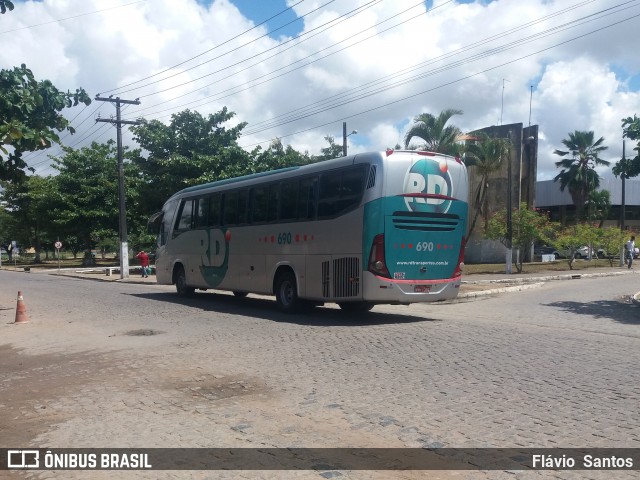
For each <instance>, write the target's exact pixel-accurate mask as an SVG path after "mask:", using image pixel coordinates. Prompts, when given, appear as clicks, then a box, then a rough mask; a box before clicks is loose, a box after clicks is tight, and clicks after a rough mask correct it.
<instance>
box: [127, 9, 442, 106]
mask: <svg viewBox="0 0 640 480" xmlns="http://www.w3.org/2000/svg"><path fill="white" fill-rule="evenodd" d="M376 1H379V0H376ZM452 1H453V0H448V1H447V2H445V3H444V4H442V5H440V6H443V5H446V4H448V3H451V2H452ZM367 5H368V4H367ZM422 5H423V2H419V3H417V4H415V5H413V6H412V7H409V8H407V9H405V10H403V11H402V12H400V13H397V14H395V15H393V16H391V17H389V18H387V19H385V20H383V21H381V22H378V23H377V24H375V25H373V26H372V27H368V28H365V29H364V30H361V31H359V32H356V33H355V34H353V35H350V36H349V37H347V38H345V39H343V40H341V41H339V42H336V43H333V44H331V45H329V46H328V47H325V48H322V49H320V50H317V51H315V52H313V53H311V54H309V55H307V56H306V57H303V58H301V59H298V60H296V61H295V62H291V63H289V64H287V65H284V66H282V67H280V68H277V69H275V70H272V71H271V72H269V73H266V74H264V75H261V76H259V77H256V78H254V79H252V80H250V81H248V82H245V83H244V84H242V85H238V86H235V87H231V88H228V89H226V90H223V91H220V92H216V93H214V94H212V95H209V96H208V97H205V99H206V98H211V97H214V96H216V95H220V94H223V93H226V92H229V91H232V90H234V89H239V90H237V91H235V92H232V93H229V94H228V95H225V96H222V97H218V98H215V99H213V100H210V101H209V102H205V103H200V104H199V105H198V106H201V105H205V104H206V103H210V102H212V101H216V100H221V99H223V98H228V97H230V96H232V95H235V94H237V93H240V92H243V91H246V90H249V89H250V88H254V87H256V86H259V85H262V84H264V83H267V82H270V81H272V80H275V79H277V78H280V77H282V76H285V75H288V74H289V73H292V72H294V71H296V70H300V69H301V68H304V67H306V66H309V65H311V64H313V63H316V62H319V61H321V60H324V59H326V58H328V57H331V56H333V55H335V54H338V53H340V52H342V51H344V50H347V49H348V48H351V47H353V46H355V45H358V44H360V43H362V42H364V41H367V40H370V39H371V38H375V37H376V36H377V35H379V34H380V33H384V32H387V31H389V30H391V29H393V28H396V27H398V26H400V25H403V24H404V23H407V22H408V21H411V20H415V19H416V18H419V17H420V16H422V15H424V14H425V12H421V13H420V14H418V15H415V16H413V17H411V18H410V19H408V20H404V21H402V22H400V23H398V24H396V25H393V26H391V27H389V28H386V29H385V30H382V31H380V32H376V33H375V34H373V35H371V36H369V37H367V38H364V39H362V40H359V41H357V42H354V43H352V44H350V45H347V46H346V47H343V48H341V49H339V50H336V51H335V52H332V53H329V54H327V55H325V56H323V57H320V58H317V59H315V60H312V61H310V62H307V63H304V64H302V65H299V66H297V67H295V68H293V69H291V70H288V71H286V72H284V73H281V74H279V75H275V76H273V77H271V78H268V79H266V80H264V81H262V82H259V83H255V82H256V81H257V80H260V79H262V78H265V77H269V76H270V75H273V74H275V73H277V72H278V71H280V70H284V69H286V68H288V67H291V66H293V65H296V64H298V63H300V62H304V61H305V60H307V59H309V58H311V57H313V56H315V55H318V54H319V53H321V52H323V51H325V50H329V49H331V48H333V47H335V46H337V45H340V44H342V43H344V42H346V41H348V40H351V39H352V38H354V37H357V36H358V35H361V34H362V33H364V32H366V31H367V30H370V29H372V28H375V27H378V26H380V25H382V24H384V23H386V22H388V21H390V20H391V19H393V18H395V17H397V16H400V15H402V14H403V13H406V12H408V11H409V10H412V9H413V8H416V7H418V6H422ZM436 8H438V7H436ZM330 28H332V27H330ZM297 45H298V44H296V45H295V46H297ZM274 56H275V55H274ZM268 58H273V56H272V57H268ZM268 58H267V59H264V60H268ZM264 60H261V61H260V62H259V63H256V64H254V65H251V66H250V67H247V68H245V69H243V70H240V71H239V72H236V73H240V72H242V71H245V70H247V69H248V68H251V67H253V66H255V65H258V64H260V63H263V62H264ZM214 73H217V72H214ZM205 76H208V75H205ZM201 78H204V77H200V78H199V79H195V80H193V81H196V80H200V79H201ZM227 78H228V77H227ZM193 81H192V82H193ZM187 83H191V82H187ZM215 83H217V82H214V83H211V84H208V85H205V86H204V87H201V88H199V89H197V90H195V91H198V90H202V89H203V88H206V87H208V86H211V85H213V84H215ZM183 85H184V84H183ZM243 86H247V87H246V88H241V87H243ZM167 90H168V89H167ZM163 91H164V90H163ZM195 91H193V92H189V93H194V92H195ZM158 93H159V92H158ZM183 96H185V95H181V96H178V97H175V98H173V99H170V100H168V101H172V100H175V99H177V98H181V97H183ZM202 100H204V99H198V100H194V101H192V102H188V103H186V104H182V105H178V106H175V107H171V108H167V109H165V110H161V111H158V112H154V113H151V114H148V115H155V114H157V113H161V112H163V111H167V110H175V109H177V108H181V107H184V106H186V105H190V104H192V103H197V102H202ZM164 103H166V102H164ZM158 105H160V104H156V105H152V106H150V107H148V108H152V107H153V106H158ZM148 108H147V109H148ZM140 111H142V110H140Z"/></svg>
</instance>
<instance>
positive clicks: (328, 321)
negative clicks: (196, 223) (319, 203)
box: [123, 292, 438, 327]
mask: <svg viewBox="0 0 640 480" xmlns="http://www.w3.org/2000/svg"><path fill="white" fill-rule="evenodd" d="M123 295H131V296H134V297H138V298H145V299H148V300H156V301H159V302H167V303H173V304H178V305H184V306H186V307H192V308H198V309H200V310H205V311H210V312H216V313H225V314H232V315H240V316H245V317H253V318H262V319H265V320H271V321H274V322H279V323H293V324H296V325H309V326H319V327H331V326H363V325H386V324H401V323H417V322H435V321H438V320H435V319H431V318H425V317H419V316H416V315H410V314H401V313H386V312H384V313H383V312H376V311H375V307H374V311H371V312H364V313H353V312H344V311H342V310H339V309H336V308H325V307H315V308H310V309H309V310H307V311H304V312H301V313H296V314H286V313H282V312H280V311H279V310H278V308H277V306H276V302H275V300H270V299H265V298H255V297H251V296H248V297H244V298H239V297H234V296H233V295H229V294H225V293H214V292H206V293H205V292H197V293H196V294H195V295H194V296H193V297H191V298H181V297H178V296H177V295H176V294H175V293H168V292H162V293H125V294H123ZM397 308H398V309H402V308H406V307H404V306H398V307H397Z"/></svg>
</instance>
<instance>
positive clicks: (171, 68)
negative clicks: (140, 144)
mask: <svg viewBox="0 0 640 480" xmlns="http://www.w3.org/2000/svg"><path fill="white" fill-rule="evenodd" d="M303 1H304V0H300V1H299V2H298V3H296V4H294V5H292V6H291V7H289V8H286V9H284V10H282V11H281V12H279V13H277V14H275V15H273V16H272V17H270V18H268V19H267V20H264V21H263V22H261V23H259V24H258V25H255V26H253V27H251V28H250V29H248V30H245V31H244V32H242V33H240V34H238V35H236V36H235V37H232V38H230V39H228V40H225V41H224V42H222V43H221V44H219V45H216V46H215V47H213V48H210V49H209V50H205V51H204V52H202V53H199V54H198V55H195V56H193V57H191V58H188V59H187V60H184V61H182V62H180V63H178V64H176V65H173V66H172V67H169V68H166V69H164V70H162V71H161V72H158V73H155V74H153V75H150V76H148V77H145V78H143V79H140V80H136V81H135V82H132V83H129V84H127V85H123V86H120V87H117V88H112V89H111V90H106V91H104V92H103V93H109V92H113V91H115V90H118V91H119V94H120V95H121V94H123V93H128V92H131V91H134V90H138V89H140V88H144V87H148V86H150V85H154V84H156V83H158V82H161V81H163V80H167V79H169V78H172V77H175V76H176V75H180V74H182V73H184V72H188V71H189V70H193V69H194V68H198V67H200V66H202V65H205V64H207V63H209V62H212V61H213V60H217V59H218V58H221V57H223V56H225V55H228V54H229V53H232V52H234V51H236V50H239V49H240V48H243V47H245V46H247V45H250V44H252V43H254V42H257V41H258V40H260V39H262V38H264V37H267V36H269V35H270V34H272V33H273V32H277V31H278V30H281V29H283V28H284V27H286V26H288V25H290V24H292V23H295V22H297V21H299V20H301V19H303V18H304V17H306V16H307V15H310V14H311V13H313V12H315V11H317V10H319V9H321V8H323V7H325V6H326V5H328V4H330V3H333V2H334V1H335V0H330V1H328V2H327V3H325V4H324V5H321V6H320V7H317V8H315V9H314V10H312V11H311V12H309V13H306V14H305V15H303V16H302V17H298V18H296V19H295V20H292V21H290V22H288V23H285V24H284V25H282V26H280V27H278V28H276V29H274V30H271V31H270V32H268V33H266V34H264V35H262V36H260V37H258V38H255V39H253V40H251V41H250V42H247V43H245V44H243V45H240V46H239V47H236V48H234V49H233V50H230V51H228V52H226V53H223V54H222V55H219V56H217V57H214V58H212V59H210V60H207V61H206V62H203V63H200V64H198V65H195V66H193V67H190V68H187V69H185V70H181V71H180V72H178V73H175V74H173V75H169V76H168V77H165V78H161V79H160V80H156V81H154V82H150V83H147V84H144V85H141V86H139V87H135V88H131V89H129V90H122V91H121V89H122V88H126V87H130V86H132V85H135V84H137V83H140V82H143V81H145V80H149V79H151V78H154V77H156V76H158V75H161V74H163V73H166V72H168V71H171V70H173V69H174V68H176V67H179V66H180V65H184V64H185V63H188V62H190V61H192V60H195V59H196V58H198V57H201V56H202V55H205V54H206V53H209V52H211V51H213V50H216V49H217V48H220V47H222V46H223V45H226V44H227V43H229V42H231V41H233V40H235V39H237V38H239V37H241V36H242V35H244V34H245V33H248V32H250V31H251V30H254V29H256V28H258V27H259V26H261V25H263V24H265V23H267V22H268V21H270V20H272V19H274V18H276V17H278V16H280V15H282V14H283V13H285V12H287V11H288V10H291V9H292V8H293V7H295V6H296V5H298V4H300V3H302V2H303Z"/></svg>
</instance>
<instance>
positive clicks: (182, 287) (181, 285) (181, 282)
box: [176, 267, 196, 297]
mask: <svg viewBox="0 0 640 480" xmlns="http://www.w3.org/2000/svg"><path fill="white" fill-rule="evenodd" d="M195 290H196V289H195V288H193V287H189V286H188V285H187V276H186V275H185V273H184V268H182V267H179V268H178V270H177V271H176V292H178V296H179V297H191V296H193V292H195Z"/></svg>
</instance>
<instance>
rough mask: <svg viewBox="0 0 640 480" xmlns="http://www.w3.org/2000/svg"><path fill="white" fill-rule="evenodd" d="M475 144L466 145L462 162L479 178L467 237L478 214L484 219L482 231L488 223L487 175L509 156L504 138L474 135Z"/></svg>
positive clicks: (483, 134)
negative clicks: (474, 210) (473, 212)
mask: <svg viewBox="0 0 640 480" xmlns="http://www.w3.org/2000/svg"><path fill="white" fill-rule="evenodd" d="M475 137H476V139H477V142H475V143H470V144H467V146H466V147H465V156H464V161H465V164H466V165H467V166H468V167H475V169H476V170H477V172H478V176H479V177H480V182H479V183H478V188H477V189H476V193H475V205H476V212H475V215H474V217H473V222H472V223H471V227H470V228H469V235H467V238H468V237H469V236H471V234H472V233H473V229H474V228H475V226H476V222H477V221H478V217H479V216H480V213H482V214H483V217H484V229H485V231H486V230H487V227H488V223H489V210H488V205H487V190H488V187H489V175H491V174H492V173H493V172H496V171H498V170H499V169H500V167H501V166H502V161H503V160H505V159H507V160H508V155H509V141H508V140H506V139H504V138H491V137H489V136H488V135H487V134H486V133H482V134H479V135H475Z"/></svg>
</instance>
